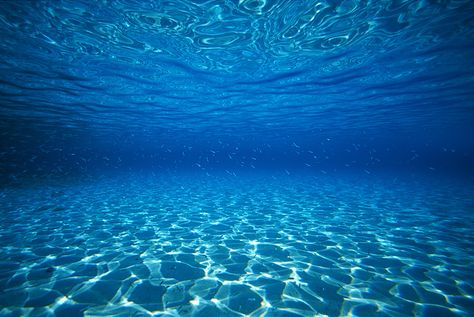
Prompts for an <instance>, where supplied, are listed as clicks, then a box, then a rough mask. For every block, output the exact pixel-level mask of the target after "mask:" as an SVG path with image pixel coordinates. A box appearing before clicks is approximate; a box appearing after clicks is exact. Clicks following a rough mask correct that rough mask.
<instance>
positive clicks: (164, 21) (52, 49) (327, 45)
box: [0, 0, 474, 140]
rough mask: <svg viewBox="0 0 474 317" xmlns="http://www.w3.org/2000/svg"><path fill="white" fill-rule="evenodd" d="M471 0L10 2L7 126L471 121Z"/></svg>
mask: <svg viewBox="0 0 474 317" xmlns="http://www.w3.org/2000/svg"><path fill="white" fill-rule="evenodd" d="M473 17H474V6H473V5H472V2H471V1H462V0H458V1H387V0H382V1H347V0H345V1H264V0H247V1H230V0H228V1H92V2H91V1H2V3H1V4H0V32H1V35H2V41H1V43H0V50H1V52H0V58H1V67H0V76H1V82H0V91H1V92H2V94H1V96H0V102H1V107H0V119H2V121H3V122H4V125H9V127H10V129H12V127H18V125H23V127H28V128H29V129H33V128H34V129H35V130H42V129H44V126H48V127H49V128H51V126H53V127H52V128H53V129H58V124H59V125H61V128H62V129H67V130H71V133H80V131H84V130H91V131H93V133H95V134H96V135H99V134H100V135H103V134H110V133H116V132H117V131H118V130H120V131H123V130H127V131H134V132H135V133H141V134H144V135H148V136H150V135H152V136H157V135H159V136H161V137H162V138H163V139H166V140H168V139H169V138H177V137H183V138H184V137H189V134H190V133H191V134H192V133H199V134H205V135H207V136H212V135H216V134H218V135H244V136H249V135H250V136H252V135H254V134H255V133H259V135H260V136H267V134H268V135H269V136H268V138H271V136H272V135H273V134H274V133H277V132H281V131H284V132H283V133H286V134H297V135H298V134H301V133H311V134H316V133H318V132H321V131H327V130H330V131H331V132H333V133H336V132H335V131H338V130H343V131H346V130H349V131H352V130H354V129H370V128H383V129H391V130H402V131H404V129H414V128H418V127H419V126H420V125H421V126H423V127H424V128H426V129H433V131H435V130H436V129H437V128H440V127H451V128H459V125H461V126H466V125H468V124H469V123H471V122H472V121H473V113H474V112H473V111H472V104H470V103H469V102H467V100H472V99H473V97H474V96H473V95H474V89H473V87H474V84H473V81H474V79H473V78H474V77H473V74H474V65H473V63H472V56H473V52H474V22H473V21H474V19H473Z"/></svg>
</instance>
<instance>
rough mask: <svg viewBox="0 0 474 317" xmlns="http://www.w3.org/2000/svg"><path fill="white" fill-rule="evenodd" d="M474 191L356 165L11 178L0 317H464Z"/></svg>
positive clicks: (3, 201)
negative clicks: (309, 171) (355, 170)
mask: <svg viewBox="0 0 474 317" xmlns="http://www.w3.org/2000/svg"><path fill="white" fill-rule="evenodd" d="M473 192H474V188H473V187H472V186H466V184H463V183H462V182H457V183H450V182H448V181H446V182H441V181H439V180H437V181H435V180H433V179H429V178H420V177H417V178H410V177H406V178H403V177H399V176H396V175H392V177H388V176H385V177H380V178H377V177H375V176H360V175H359V176H357V175H350V174H348V175H341V174H338V175H337V177H335V176H324V177H315V176H295V175H292V176H291V177H286V176H282V175H278V176H277V177H275V176H273V175H267V174H259V175H256V174H252V175H244V176H240V177H239V176H237V177H233V176H232V177H231V176H229V175H227V176H224V175H219V176H211V177H210V176H206V175H198V174H196V175H193V176H189V175H188V176H185V175H168V176H164V175H161V176H151V175H141V176H139V177H137V175H134V176H133V177H131V176H127V175H122V176H117V175H116V176H114V177H104V178H99V179H97V180H95V181H94V182H90V181H84V182H74V183H72V182H71V183H68V182H63V183H60V184H55V185H54V186H53V185H50V186H44V185H43V186H36V187H35V186H32V187H17V188H13V187H11V188H4V189H3V190H2V191H1V196H0V205H1V206H2V207H1V211H2V214H3V215H4V216H3V221H2V222H1V225H0V234H1V236H0V237H1V247H0V258H1V260H0V270H1V279H0V283H1V284H0V287H1V289H2V290H3V291H2V292H1V293H0V305H1V307H2V309H1V310H0V316H20V315H28V316H83V315H85V316H111V315H112V316H151V315H156V316H172V315H174V316H243V315H250V316H261V315H266V316H315V315H322V316H324V315H327V316H348V315H351V314H352V315H353V316H411V315H419V316H434V315H438V316H469V315H472V314H473V313H474V300H473V298H472V296H473V295H474V289H473V287H472V285H473V283H474V277H473V276H474V274H473V273H474V272H473V267H474V265H473V264H474V263H473V262H474V256H473V254H474V247H473V241H474V234H473V233H472V230H471V228H472V217H470V212H472V209H473V199H472V197H474V195H473Z"/></svg>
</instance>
